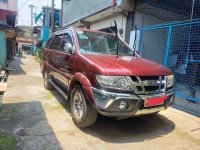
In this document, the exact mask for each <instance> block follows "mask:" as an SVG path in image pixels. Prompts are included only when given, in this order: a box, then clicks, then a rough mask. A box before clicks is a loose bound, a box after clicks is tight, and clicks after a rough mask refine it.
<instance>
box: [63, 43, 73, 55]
mask: <svg viewBox="0 0 200 150" xmlns="http://www.w3.org/2000/svg"><path fill="white" fill-rule="evenodd" d="M64 51H65V52H66V53H68V54H72V52H73V46H72V44H71V43H65V46H64Z"/></svg>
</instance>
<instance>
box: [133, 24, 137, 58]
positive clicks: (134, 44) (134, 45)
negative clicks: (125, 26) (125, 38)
mask: <svg viewBox="0 0 200 150" xmlns="http://www.w3.org/2000/svg"><path fill="white" fill-rule="evenodd" d="M134 28H135V29H134V30H135V39H134V43H133V49H134V52H133V56H134V55H135V53H136V40H137V26H136V25H134Z"/></svg>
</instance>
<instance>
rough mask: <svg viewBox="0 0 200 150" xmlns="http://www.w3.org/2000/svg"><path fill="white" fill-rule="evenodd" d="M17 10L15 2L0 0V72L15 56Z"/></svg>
mask: <svg viewBox="0 0 200 150" xmlns="http://www.w3.org/2000/svg"><path fill="white" fill-rule="evenodd" d="M17 9H18V8H17V0H0V37H1V38H0V43H3V44H1V45H0V55H1V57H0V62H1V63H0V71H1V70H4V69H5V67H6V65H7V60H12V59H13V56H15V54H16V32H15V24H16V22H17V19H16V18H17ZM3 45H5V46H3Z"/></svg>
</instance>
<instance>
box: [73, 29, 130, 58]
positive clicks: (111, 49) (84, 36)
mask: <svg viewBox="0 0 200 150" xmlns="http://www.w3.org/2000/svg"><path fill="white" fill-rule="evenodd" d="M77 37H78V42H79V47H80V51H81V53H84V54H107V55H117V49H118V55H121V56H133V54H134V51H133V50H132V49H130V48H129V47H128V46H127V45H125V44H124V43H123V42H122V41H121V40H119V39H118V38H116V37H115V36H114V35H109V34H103V33H97V32H89V31H77Z"/></svg>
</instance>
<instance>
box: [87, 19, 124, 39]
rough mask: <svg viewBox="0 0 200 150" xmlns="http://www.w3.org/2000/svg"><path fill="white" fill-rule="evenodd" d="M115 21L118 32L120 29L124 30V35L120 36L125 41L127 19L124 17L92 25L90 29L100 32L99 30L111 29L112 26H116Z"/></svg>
mask: <svg viewBox="0 0 200 150" xmlns="http://www.w3.org/2000/svg"><path fill="white" fill-rule="evenodd" d="M114 20H116V22H117V26H118V30H119V29H120V28H122V29H123V34H122V35H120V34H119V35H120V36H121V37H122V38H123V39H125V31H126V22H127V17H125V16H122V15H120V16H117V17H113V18H111V19H107V20H104V21H101V22H99V23H96V24H92V25H91V26H90V29H91V30H99V29H102V28H107V27H110V26H114V25H115V23H114Z"/></svg>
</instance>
